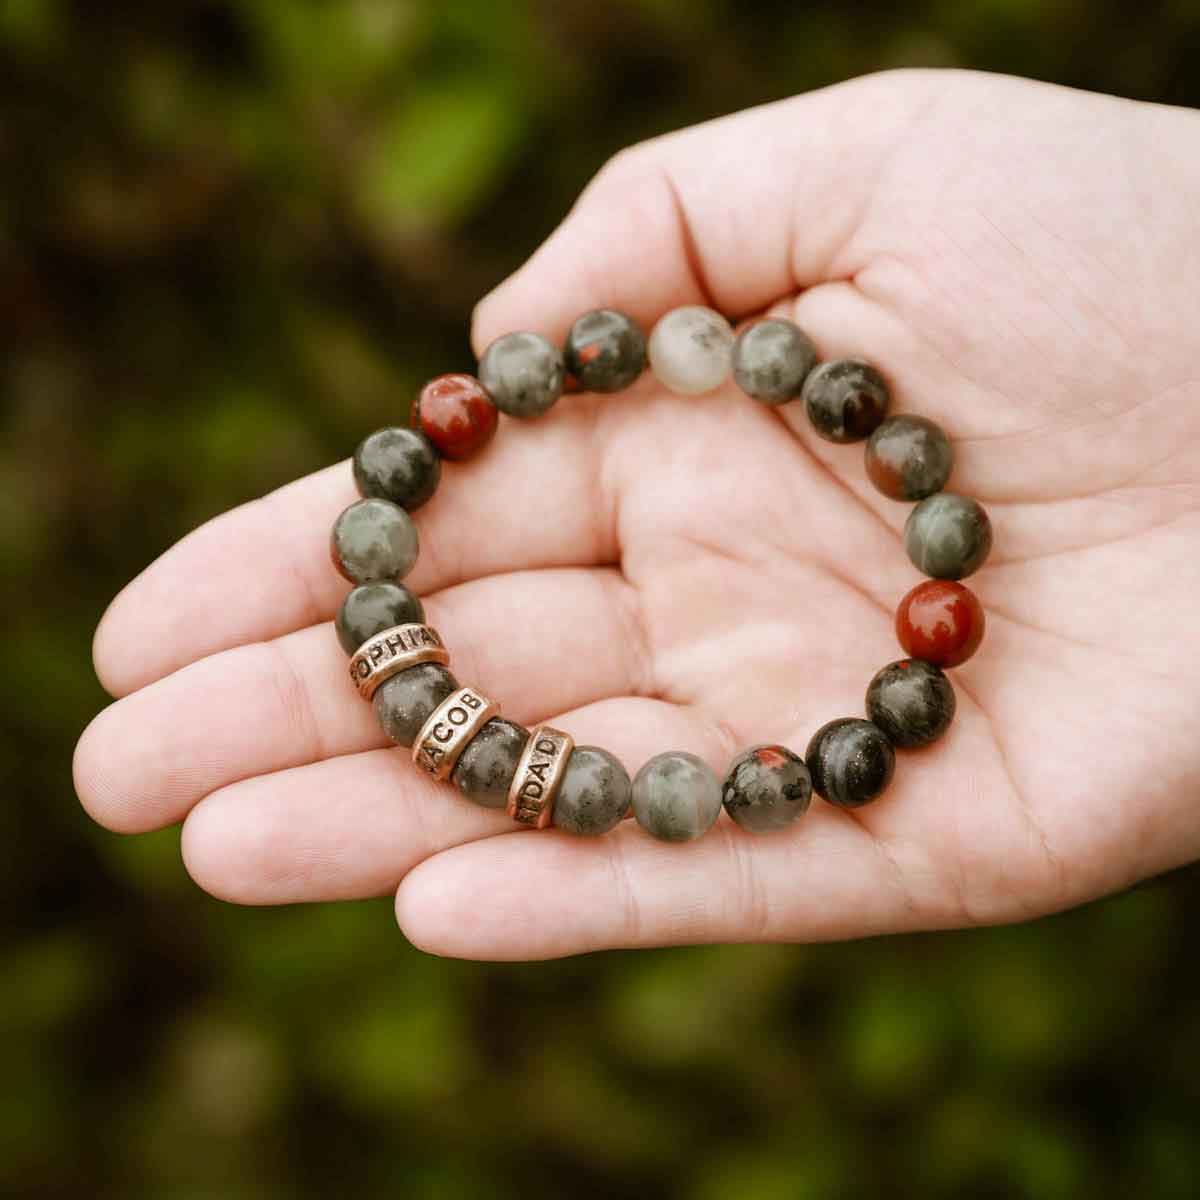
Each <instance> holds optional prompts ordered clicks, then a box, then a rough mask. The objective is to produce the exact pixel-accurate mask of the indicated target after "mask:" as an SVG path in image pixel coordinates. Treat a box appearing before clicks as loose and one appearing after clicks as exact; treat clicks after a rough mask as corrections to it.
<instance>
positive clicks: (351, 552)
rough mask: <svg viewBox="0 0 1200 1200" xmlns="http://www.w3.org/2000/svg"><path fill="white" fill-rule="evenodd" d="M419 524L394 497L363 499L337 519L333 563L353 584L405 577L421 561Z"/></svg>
mask: <svg viewBox="0 0 1200 1200" xmlns="http://www.w3.org/2000/svg"><path fill="white" fill-rule="evenodd" d="M417 550H418V543H417V527H416V526H415V525H414V524H413V519H412V517H410V516H409V515H408V513H406V512H405V511H404V509H402V508H401V507H400V506H399V505H398V504H393V503H392V502H391V501H390V500H376V499H371V500H359V501H358V502H357V503H356V504H352V505H350V507H349V508H348V509H346V510H345V512H343V513H342V514H341V516H339V517H338V519H337V520H336V521H335V522H334V525H333V533H332V534H331V535H330V540H329V553H330V557H331V558H332V559H333V565H334V566H335V567H337V569H338V570H339V571H340V572H341V573H342V574H343V575H344V576H345V577H346V578H347V579H349V580H350V582H351V583H375V582H376V581H378V580H396V579H403V578H404V576H405V575H407V574H408V573H409V571H411V570H412V569H413V565H414V564H415V563H416V561H417Z"/></svg>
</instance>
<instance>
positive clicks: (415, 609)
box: [333, 583, 425, 654]
mask: <svg viewBox="0 0 1200 1200" xmlns="http://www.w3.org/2000/svg"><path fill="white" fill-rule="evenodd" d="M410 623H412V624H418V625H423V624H424V623H425V609H424V607H423V606H422V604H421V601H420V600H418V599H417V598H416V596H414V595H413V594H412V592H410V591H409V590H408V588H406V587H405V586H404V584H402V583H360V584H359V585H358V587H356V588H354V589H353V590H352V591H350V592H349V593H348V594H347V596H346V598H345V600H343V601H342V606H341V608H339V609H338V613H337V617H336V618H335V619H334V622H333V624H334V628H335V629H336V630H337V635H338V641H339V642H341V643H342V649H343V650H345V652H346V653H347V654H353V653H354V652H355V651H356V650H357V649H358V648H359V646H361V645H362V644H363V642H365V641H366V640H367V639H368V638H373V637H374V636H375V635H376V634H377V633H382V632H383V631H384V630H385V629H391V628H392V626H394V625H408V624H410Z"/></svg>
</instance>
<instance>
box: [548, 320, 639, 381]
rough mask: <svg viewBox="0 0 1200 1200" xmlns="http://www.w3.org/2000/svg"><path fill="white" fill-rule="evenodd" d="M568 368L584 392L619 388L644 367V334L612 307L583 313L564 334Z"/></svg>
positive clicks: (634, 377) (635, 377) (635, 376)
mask: <svg viewBox="0 0 1200 1200" xmlns="http://www.w3.org/2000/svg"><path fill="white" fill-rule="evenodd" d="M563 357H564V359H565V360H566V367H567V372H568V374H569V375H570V376H571V378H573V379H574V380H575V382H576V384H577V386H578V387H579V388H580V389H581V390H583V391H585V392H619V391H622V390H623V389H625V388H627V387H628V386H629V385H630V384H631V383H633V381H634V380H635V379H637V377H638V376H639V375H641V373H642V372H643V371H644V370H645V369H646V337H645V335H644V334H643V333H642V331H641V330H640V329H639V328H638V327H637V325H636V324H635V323H634V321H633V320H632V319H631V318H629V317H627V316H626V315H625V314H624V313H621V312H617V311H616V310H614V309H611V308H597V309H594V310H593V311H592V312H588V313H584V314H583V316H582V317H580V318H579V319H578V320H577V321H576V322H575V324H574V325H572V326H571V331H570V333H568V334H567V341H566V346H565V348H564V352H563Z"/></svg>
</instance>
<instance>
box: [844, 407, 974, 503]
mask: <svg viewBox="0 0 1200 1200" xmlns="http://www.w3.org/2000/svg"><path fill="white" fill-rule="evenodd" d="M866 465H867V476H868V477H869V478H870V480H871V482H872V483H873V484H874V485H875V486H876V487H877V488H878V489H879V490H880V491H881V492H882V493H883V494H884V495H885V496H890V497H891V498H892V499H893V500H924V499H925V497H926V496H932V495H933V493H934V492H940V491H941V490H942V488H944V487H945V486H946V480H948V479H949V478H950V470H951V468H952V467H953V466H954V449H953V447H952V446H951V445H950V439H949V438H948V437H947V436H946V434H945V432H944V431H943V429H942V427H941V426H940V425H937V424H935V423H934V422H933V421H930V420H928V419H927V418H925V417H916V416H911V415H909V414H907V413H905V414H902V415H901V416H898V417H889V418H888V419H887V420H886V421H884V423H883V424H882V425H880V426H879V428H878V429H876V430H875V432H874V433H873V434H871V436H870V438H868V439H867V449H866Z"/></svg>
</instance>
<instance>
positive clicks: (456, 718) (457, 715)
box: [446, 708, 471, 725]
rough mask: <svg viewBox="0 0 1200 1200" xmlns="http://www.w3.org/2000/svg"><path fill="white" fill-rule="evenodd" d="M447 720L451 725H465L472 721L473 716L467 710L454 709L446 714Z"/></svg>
mask: <svg viewBox="0 0 1200 1200" xmlns="http://www.w3.org/2000/svg"><path fill="white" fill-rule="evenodd" d="M446 719H447V720H448V721H449V722H450V724H451V725H465V724H466V723H467V722H468V721H469V720H470V719H471V714H470V713H469V712H467V710H466V709H465V708H452V709H451V710H450V711H449V712H448V713H447V714H446Z"/></svg>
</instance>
